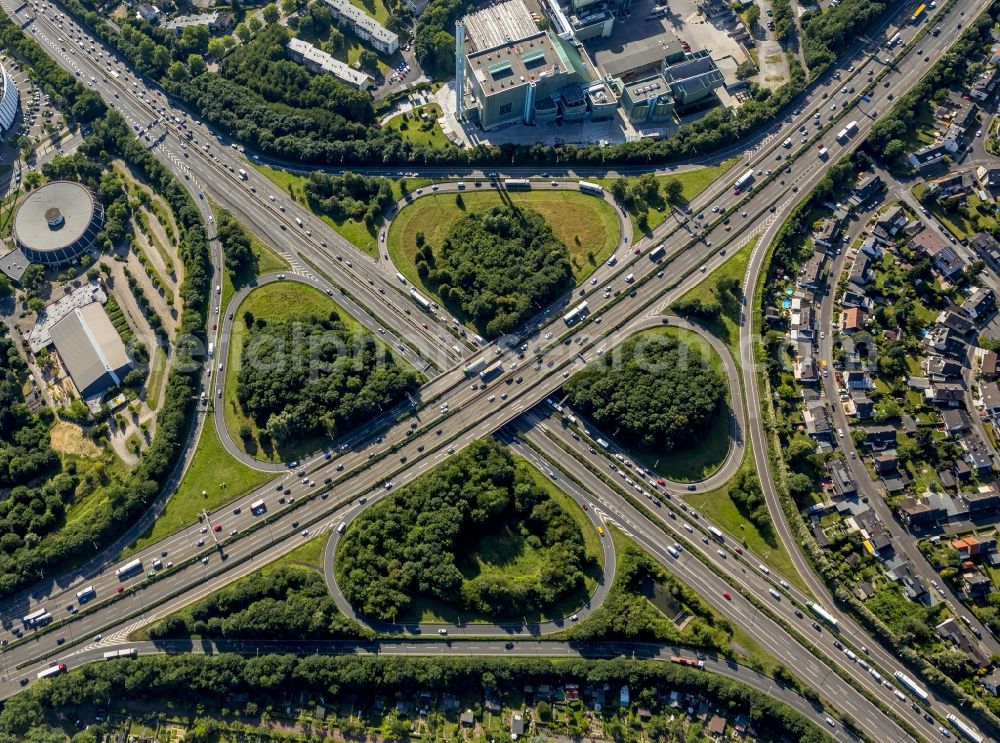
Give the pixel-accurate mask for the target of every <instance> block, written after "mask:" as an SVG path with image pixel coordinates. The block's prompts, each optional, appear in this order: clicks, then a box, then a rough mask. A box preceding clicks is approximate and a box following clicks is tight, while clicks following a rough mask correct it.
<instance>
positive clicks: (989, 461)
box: [962, 435, 993, 477]
mask: <svg viewBox="0 0 1000 743" xmlns="http://www.w3.org/2000/svg"><path fill="white" fill-rule="evenodd" d="M970 440H973V441H974V442H975V443H974V445H972V446H970V445H969V442H970ZM962 445H963V446H965V447H966V448H967V451H966V454H965V461H967V462H968V463H969V466H970V467H972V469H974V470H975V471H976V474H978V475H979V476H980V477H990V476H992V474H993V455H992V454H990V452H989V450H988V449H986V447H984V446H983V445H982V443H981V442H980V441H979V439H978V437H976V436H971V435H970V436H967V437H966V438H965V439H963V441H962Z"/></svg>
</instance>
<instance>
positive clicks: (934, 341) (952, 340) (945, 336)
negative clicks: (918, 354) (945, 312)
mask: <svg viewBox="0 0 1000 743" xmlns="http://www.w3.org/2000/svg"><path fill="white" fill-rule="evenodd" d="M923 342H924V345H925V346H926V347H927V348H928V349H930V350H932V351H936V352H937V353H943V354H946V355H948V356H962V355H964V354H965V350H966V345H967V344H966V342H965V338H963V337H962V336H961V335H959V334H958V333H956V332H955V331H954V330H951V329H950V328H946V327H944V326H943V325H935V326H934V327H933V328H931V329H930V332H928V333H927V335H926V336H924V341H923Z"/></svg>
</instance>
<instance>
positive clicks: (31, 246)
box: [4, 181, 104, 266]
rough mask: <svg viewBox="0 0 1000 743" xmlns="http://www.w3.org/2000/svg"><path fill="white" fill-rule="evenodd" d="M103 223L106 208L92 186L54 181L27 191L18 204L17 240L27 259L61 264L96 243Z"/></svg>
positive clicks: (44, 263) (16, 219) (54, 264)
mask: <svg viewBox="0 0 1000 743" xmlns="http://www.w3.org/2000/svg"><path fill="white" fill-rule="evenodd" d="M103 223H104V208H103V207H102V206H101V203H100V202H99V201H98V200H97V199H95V198H94V194H93V193H92V192H91V191H90V189H89V188H87V187H86V186H84V185H82V184H80V183H75V182H73V181H52V182H50V183H46V184H45V185H44V186H42V187H40V188H38V189H36V190H35V191H33V192H32V193H30V194H28V196H27V198H25V200H24V202H23V203H22V204H21V206H20V207H19V208H18V210H17V214H16V215H14V229H13V236H14V243H15V245H16V246H17V247H18V248H19V249H20V250H21V252H22V253H23V254H24V256H25V258H26V259H27V260H29V261H31V262H33V263H41V264H43V265H45V266H59V265H62V264H64V263H69V262H71V261H75V260H76V259H77V258H78V257H79V256H80V255H81V254H82V253H84V252H85V251H87V250H89V249H90V248H91V247H93V244H94V239H95V238H96V237H97V233H98V232H100V230H101V226H102V225H103ZM4 257H5V258H6V256H4Z"/></svg>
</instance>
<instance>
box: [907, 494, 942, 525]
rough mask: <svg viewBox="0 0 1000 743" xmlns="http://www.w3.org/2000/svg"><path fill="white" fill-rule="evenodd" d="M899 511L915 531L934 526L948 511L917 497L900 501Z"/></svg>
mask: <svg viewBox="0 0 1000 743" xmlns="http://www.w3.org/2000/svg"><path fill="white" fill-rule="evenodd" d="M899 513H900V515H901V516H902V517H903V521H905V522H906V524H907V526H908V527H909V528H910V529H911V530H913V531H918V530H920V529H924V528H926V527H929V526H932V525H934V524H936V523H937V522H938V521H940V520H941V519H943V518H945V517H946V516H947V512H946V511H945V509H944V508H942V507H941V506H939V505H936V504H931V503H930V502H928V501H927V500H917V499H916V498H906V499H905V500H903V501H902V502H901V503H900V507H899Z"/></svg>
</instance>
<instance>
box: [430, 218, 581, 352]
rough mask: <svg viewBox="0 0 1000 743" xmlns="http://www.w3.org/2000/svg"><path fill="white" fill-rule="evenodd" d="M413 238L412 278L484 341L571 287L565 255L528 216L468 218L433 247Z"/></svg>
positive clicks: (547, 229)
mask: <svg viewBox="0 0 1000 743" xmlns="http://www.w3.org/2000/svg"><path fill="white" fill-rule="evenodd" d="M421 242H422V236H419V235H418V237H417V243H418V251H417V259H416V267H417V273H418V274H420V277H421V278H422V279H423V280H424V281H426V282H427V284H428V285H429V286H431V287H432V288H433V289H434V290H435V291H436V292H437V293H438V295H439V296H440V297H441V299H443V300H444V301H445V302H446V303H448V304H453V305H456V306H457V307H458V308H460V309H461V311H462V312H463V313H464V314H466V315H468V316H469V318H471V320H472V322H473V323H474V324H475V325H476V328H477V329H478V330H479V332H480V333H482V334H483V335H485V336H488V337H491V338H495V337H496V336H499V335H502V334H503V333H510V332H513V331H514V330H515V329H516V328H517V327H518V326H519V325H520V324H521V323H522V322H524V321H525V320H527V319H528V318H530V317H532V316H533V315H535V313H537V312H538V310H539V309H540V308H541V307H544V306H546V305H547V304H549V303H550V302H552V301H553V300H554V299H556V298H557V297H558V296H559V295H560V294H561V293H562V292H563V291H565V290H566V288H567V287H568V286H569V285H570V281H571V279H572V278H573V269H572V266H571V265H570V262H569V250H568V249H567V248H566V246H565V245H563V244H562V243H561V242H560V241H559V240H558V238H556V236H555V235H554V234H553V232H552V227H551V225H549V223H548V222H546V221H545V218H544V217H543V216H542V215H541V214H539V213H538V212H536V211H534V210H533V209H525V208H520V207H515V206H495V207H492V208H490V209H489V210H487V211H483V212H478V211H476V212H470V213H468V214H466V215H465V216H463V217H461V218H460V219H458V220H457V221H456V222H455V223H454V224H453V225H451V227H450V228H449V229H448V232H447V234H446V235H445V238H444V240H443V242H442V244H441V245H440V246H438V247H437V248H435V247H434V246H432V245H430V244H429V243H423V244H421Z"/></svg>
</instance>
